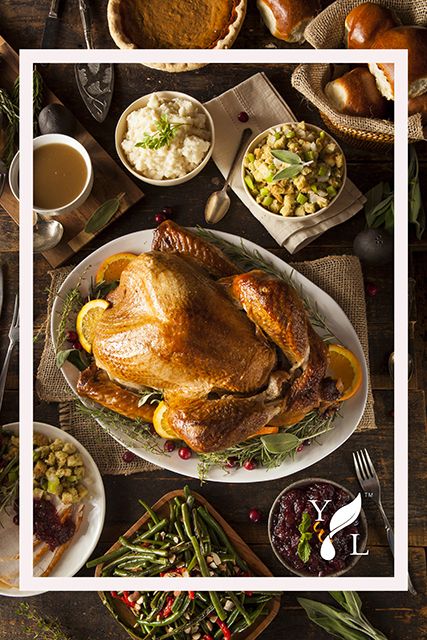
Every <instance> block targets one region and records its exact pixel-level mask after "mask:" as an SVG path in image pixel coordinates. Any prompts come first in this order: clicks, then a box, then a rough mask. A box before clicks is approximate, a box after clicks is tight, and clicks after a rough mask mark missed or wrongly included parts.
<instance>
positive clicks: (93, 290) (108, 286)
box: [88, 279, 119, 300]
mask: <svg viewBox="0 0 427 640" xmlns="http://www.w3.org/2000/svg"><path fill="white" fill-rule="evenodd" d="M118 284H119V281H118V280H112V281H111V282H106V281H105V280H102V281H101V282H94V280H93V279H91V282H90V289H89V295H88V298H89V300H95V299H97V298H103V299H105V298H106V297H107V295H108V294H109V293H111V291H114V289H117V287H118Z"/></svg>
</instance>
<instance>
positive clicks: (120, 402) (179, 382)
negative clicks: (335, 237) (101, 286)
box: [77, 221, 340, 452]
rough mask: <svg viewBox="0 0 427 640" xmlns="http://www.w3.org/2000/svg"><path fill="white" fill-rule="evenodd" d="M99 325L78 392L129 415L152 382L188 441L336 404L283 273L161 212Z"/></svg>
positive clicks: (233, 435)
mask: <svg viewBox="0 0 427 640" xmlns="http://www.w3.org/2000/svg"><path fill="white" fill-rule="evenodd" d="M108 300H109V301H110V303H111V306H110V307H109V308H108V309H106V310H105V311H104V313H103V314H102V316H101V319H100V321H99V323H98V324H97V326H96V332H95V338H94V341H93V355H94V364H93V365H92V366H91V367H89V368H88V369H86V370H85V371H83V372H82V373H81V375H80V379H79V382H78V388H77V390H78V393H79V395H81V396H85V397H88V398H91V399H92V400H94V401H96V402H98V403H100V404H101V405H103V406H105V407H108V408H110V409H113V410H114V411H116V412H118V413H121V414H123V415H125V416H128V417H129V418H141V419H143V420H150V419H151V418H152V415H153V410H154V409H153V406H150V405H142V406H139V404H138V403H139V399H140V393H141V391H142V390H143V389H145V388H147V387H149V388H153V389H158V390H161V391H162V392H163V395H164V401H165V403H166V407H167V409H166V411H165V413H164V417H163V421H166V425H167V427H168V428H170V429H173V431H174V432H175V433H176V434H178V436H179V437H181V438H182V439H183V440H184V441H185V442H186V443H187V444H188V445H189V446H190V447H191V448H192V449H193V450H195V451H198V452H212V451H220V450H222V449H225V448H227V447H230V446H232V445H233V444H236V443H239V442H242V441H244V440H246V439H247V438H248V437H250V436H252V435H254V434H256V433H257V432H258V431H259V430H260V428H262V427H263V426H265V425H267V424H270V425H279V426H289V425H292V424H295V423H297V422H299V421H300V420H301V419H302V418H304V416H306V415H307V413H309V412H310V411H312V410H313V409H317V408H318V409H319V410H320V411H325V410H326V409H330V408H331V407H334V406H335V405H336V402H337V401H338V399H339V396H340V384H339V382H337V381H334V380H331V379H330V378H328V377H327V376H326V370H327V366H328V349H327V346H326V345H325V343H324V342H323V341H322V339H321V338H320V337H319V336H318V335H317V334H316V332H315V331H314V330H313V328H312V326H311V324H310V322H309V319H308V317H307V313H306V311H305V308H304V305H303V302H302V301H301V299H300V297H299V296H298V294H297V292H296V290H295V289H294V288H293V287H292V286H290V285H288V284H287V283H286V282H285V281H284V280H282V279H280V278H277V277H274V276H272V275H269V274H267V273H266V272H264V271H261V270H253V271H249V272H247V273H239V270H238V268H237V267H236V265H235V264H233V263H232V262H231V261H230V260H229V259H228V258H227V257H226V256H225V254H223V253H222V251H220V250H219V249H218V248H217V247H216V246H214V245H213V244H211V243H210V242H208V241H206V240H203V239H201V238H200V237H198V236H197V235H195V234H194V233H192V232H190V231H188V230H187V229H184V228H181V227H179V226H178V225H177V224H175V223H173V222H171V221H166V222H163V223H162V224H161V225H160V226H159V227H158V228H157V229H156V231H155V232H154V238H153V243H152V250H151V251H150V252H148V253H143V254H141V255H140V256H138V257H137V258H135V259H134V260H132V261H131V262H130V263H129V265H128V266H127V267H126V268H125V270H124V271H123V273H122V275H121V278H120V284H119V286H118V287H117V288H116V289H115V290H114V291H113V292H112V293H111V294H110V295H109V296H108Z"/></svg>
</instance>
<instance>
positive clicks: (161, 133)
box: [135, 114, 187, 150]
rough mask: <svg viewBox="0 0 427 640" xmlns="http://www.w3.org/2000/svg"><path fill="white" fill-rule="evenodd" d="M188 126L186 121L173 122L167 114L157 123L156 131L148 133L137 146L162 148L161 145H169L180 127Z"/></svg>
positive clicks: (154, 148)
mask: <svg viewBox="0 0 427 640" xmlns="http://www.w3.org/2000/svg"><path fill="white" fill-rule="evenodd" d="M184 126H187V123H186V122H176V123H173V124H172V123H171V122H169V120H168V117H167V115H166V114H163V115H161V116H160V118H159V119H158V120H157V123H156V129H157V132H156V133H152V134H149V133H146V134H145V135H144V139H143V140H142V142H137V143H136V145H135V147H142V148H143V149H153V150H157V149H161V147H164V146H169V145H170V143H171V142H172V140H173V139H174V137H175V136H176V134H177V131H178V129H179V128H180V127H184Z"/></svg>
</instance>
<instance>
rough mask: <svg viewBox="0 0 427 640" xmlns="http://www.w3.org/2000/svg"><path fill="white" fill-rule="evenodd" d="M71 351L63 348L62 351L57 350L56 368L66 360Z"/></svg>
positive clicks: (61, 365)
mask: <svg viewBox="0 0 427 640" xmlns="http://www.w3.org/2000/svg"><path fill="white" fill-rule="evenodd" d="M72 351H73V349H64V350H63V351H58V353H57V354H56V366H57V367H58V369H60V368H61V367H63V366H64V364H65V363H66V362H67V360H68V356H69V355H70V353H71V352H72Z"/></svg>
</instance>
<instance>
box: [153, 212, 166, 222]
mask: <svg viewBox="0 0 427 640" xmlns="http://www.w3.org/2000/svg"><path fill="white" fill-rule="evenodd" d="M165 220H166V216H165V214H164V213H163V212H162V211H159V213H156V215H155V216H154V222H155V223H156V224H162V222H164V221H165Z"/></svg>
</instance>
